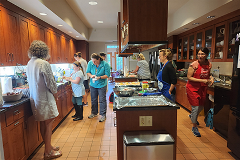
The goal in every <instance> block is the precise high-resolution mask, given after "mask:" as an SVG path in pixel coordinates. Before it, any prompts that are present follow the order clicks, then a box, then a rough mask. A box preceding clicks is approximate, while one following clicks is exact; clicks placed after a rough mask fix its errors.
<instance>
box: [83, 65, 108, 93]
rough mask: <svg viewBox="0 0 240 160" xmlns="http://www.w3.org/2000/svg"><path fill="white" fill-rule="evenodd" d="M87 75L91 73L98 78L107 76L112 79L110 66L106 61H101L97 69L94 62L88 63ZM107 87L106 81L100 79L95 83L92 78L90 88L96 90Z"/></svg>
mask: <svg viewBox="0 0 240 160" xmlns="http://www.w3.org/2000/svg"><path fill="white" fill-rule="evenodd" d="M87 73H91V74H92V75H96V76H97V77H100V76H104V75H107V76H108V77H110V66H109V64H108V63H107V62H106V61H100V64H99V66H98V67H97V66H96V65H95V64H93V62H92V60H91V61H89V62H88V66H87ZM106 85H107V78H106V79H99V80H97V81H95V83H93V81H92V78H90V86H92V87H94V88H102V87H105V86H106Z"/></svg>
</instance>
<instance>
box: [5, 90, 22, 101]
mask: <svg viewBox="0 0 240 160" xmlns="http://www.w3.org/2000/svg"><path fill="white" fill-rule="evenodd" d="M2 98H3V100H4V101H5V102H14V101H18V100H20V99H21V98H22V92H20V93H19V94H14V95H2Z"/></svg>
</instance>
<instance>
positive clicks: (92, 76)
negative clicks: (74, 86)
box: [86, 61, 95, 78]
mask: <svg viewBox="0 0 240 160" xmlns="http://www.w3.org/2000/svg"><path fill="white" fill-rule="evenodd" d="M91 67H92V61H89V62H88V65H87V70H86V73H87V75H88V77H90V78H94V77H95V75H92V73H91Z"/></svg>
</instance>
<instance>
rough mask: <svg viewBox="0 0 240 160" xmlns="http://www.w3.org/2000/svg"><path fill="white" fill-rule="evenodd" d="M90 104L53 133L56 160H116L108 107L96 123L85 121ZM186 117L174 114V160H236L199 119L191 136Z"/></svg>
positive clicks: (111, 114) (36, 158) (35, 159)
mask: <svg viewBox="0 0 240 160" xmlns="http://www.w3.org/2000/svg"><path fill="white" fill-rule="evenodd" d="M112 87H113V85H111V84H109V86H108V93H107V97H108V96H109V94H110V93H111V90H112V89H111V88H112ZM107 99H108V98H107ZM90 101H91V100H90V96H88V104H89V106H88V107H84V119H83V120H82V121H77V122H74V121H72V118H71V116H72V115H73V114H74V111H73V112H72V113H70V114H69V116H68V117H67V118H66V119H65V121H63V123H62V124H61V125H60V126H59V128H58V129H57V130H56V131H55V132H54V133H53V136H52V144H53V145H55V146H60V147H61V150H62V152H63V155H62V157H60V158H58V159H57V160H117V141H116V127H114V120H113V118H114V117H115V113H114V112H113V111H112V104H108V107H107V119H106V121H105V122H98V118H100V117H95V118H93V119H88V118H87V117H88V115H89V114H90V112H91V103H90ZM188 114H189V113H188V112H187V111H186V110H184V109H183V108H181V109H179V110H178V114H177V116H178V117H177V120H178V122H177V135H178V139H177V160H182V159H206V160H207V159H211V160H218V159H219V160H230V159H231V160H233V159H238V158H236V157H235V156H234V155H233V154H232V153H231V151H230V150H229V149H228V148H227V141H226V140H225V139H224V138H222V137H221V136H220V135H218V134H217V133H216V132H214V131H213V130H211V129H209V128H208V127H206V126H205V123H204V117H203V116H200V117H199V123H200V126H199V131H200V133H201V135H202V137H195V136H194V135H193V133H192V132H191V121H190V119H189V117H188ZM43 149H44V145H43V146H42V147H41V148H40V149H39V151H38V152H37V153H36V154H35V156H34V157H33V158H32V160H39V159H43ZM238 160H239V159H238Z"/></svg>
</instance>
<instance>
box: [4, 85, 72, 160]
mask: <svg viewBox="0 0 240 160" xmlns="http://www.w3.org/2000/svg"><path fill="white" fill-rule="evenodd" d="M63 89H65V88H64V87H63ZM60 92H61V90H60ZM71 92H72V91H71V90H69V89H68V90H66V91H65V90H64V92H63V93H61V94H60V93H59V94H57V95H58V96H57V98H56V103H57V107H58V111H59V116H58V117H56V118H55V120H54V123H53V129H54V128H55V127H56V126H57V125H58V124H59V123H60V122H61V120H62V119H63V118H64V117H65V116H66V115H67V114H68V113H69V111H70V105H71V102H70V101H69V100H70V98H71V95H72V93H71ZM71 107H72V105H71ZM0 114H1V115H0V123H1V128H0V129H1V130H2V139H3V149H4V158H5V160H26V159H27V158H28V157H29V156H30V155H31V154H32V153H33V152H34V150H35V149H36V148H37V147H38V146H39V145H40V144H41V142H42V137H41V132H40V122H38V121H35V119H34V116H33V113H32V110H31V106H30V102H29V101H27V102H24V103H22V104H20V105H19V106H16V107H13V108H12V109H9V110H7V111H6V112H4V113H0Z"/></svg>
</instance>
